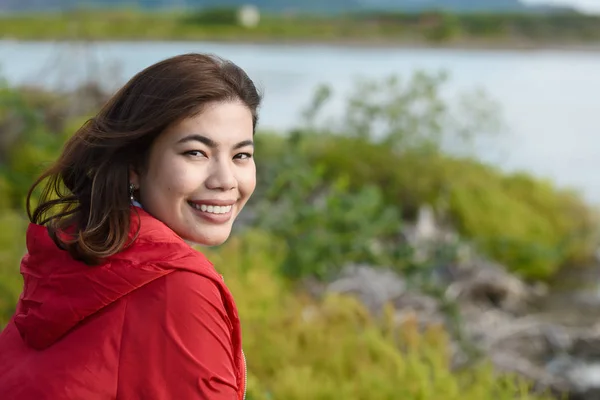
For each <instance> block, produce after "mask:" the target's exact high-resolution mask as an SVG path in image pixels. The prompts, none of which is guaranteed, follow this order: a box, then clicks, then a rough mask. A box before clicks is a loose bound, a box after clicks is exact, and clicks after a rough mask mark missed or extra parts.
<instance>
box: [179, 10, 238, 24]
mask: <svg viewBox="0 0 600 400" xmlns="http://www.w3.org/2000/svg"><path fill="white" fill-rule="evenodd" d="M183 21H184V22H185V23H187V24H198V25H209V26H210V25H225V26H227V25H237V24H238V10H237V9H236V8H234V7H219V8H208V9H202V10H200V11H196V12H193V13H190V14H189V15H186V16H185V17H184V18H183Z"/></svg>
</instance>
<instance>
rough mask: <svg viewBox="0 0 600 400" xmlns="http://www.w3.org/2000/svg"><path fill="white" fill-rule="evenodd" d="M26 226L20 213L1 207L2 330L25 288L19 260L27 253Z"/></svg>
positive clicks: (0, 316)
mask: <svg viewBox="0 0 600 400" xmlns="http://www.w3.org/2000/svg"><path fill="white" fill-rule="evenodd" d="M25 227H26V221H25V220H24V219H23V217H21V216H20V215H19V214H17V213H16V212H12V211H8V210H5V209H4V210H2V209H0V330H1V329H2V327H3V326H4V325H5V324H6V323H7V322H8V320H9V318H10V317H11V316H12V314H13V313H14V309H15V305H16V304H17V300H18V298H19V295H20V294H21V290H22V289H23V280H22V278H21V275H20V274H19V261H20V259H21V257H22V256H23V254H25Z"/></svg>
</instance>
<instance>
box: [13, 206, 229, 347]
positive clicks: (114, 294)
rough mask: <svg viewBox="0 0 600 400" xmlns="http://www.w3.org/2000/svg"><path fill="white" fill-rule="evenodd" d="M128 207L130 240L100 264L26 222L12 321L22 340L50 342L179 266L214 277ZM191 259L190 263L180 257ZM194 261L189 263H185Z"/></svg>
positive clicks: (178, 242) (169, 234) (159, 226)
mask: <svg viewBox="0 0 600 400" xmlns="http://www.w3.org/2000/svg"><path fill="white" fill-rule="evenodd" d="M137 211H138V214H139V219H138V218H137V215H136V213H135V212H132V213H131V214H132V224H131V225H132V228H131V234H130V237H133V234H134V233H135V232H136V231H137V228H138V226H139V227H140V231H139V234H138V237H137V238H136V240H135V242H134V244H133V245H131V246H130V247H128V248H127V249H125V250H124V251H122V252H120V253H119V254H116V255H114V256H112V257H110V258H108V259H107V260H106V261H105V262H104V263H103V264H101V265H99V266H88V265H86V264H84V263H82V262H79V261H76V260H74V259H73V258H72V257H71V256H70V255H69V253H68V252H66V251H64V250H61V249H59V248H58V247H57V246H56V244H55V243H54V241H53V240H52V239H51V238H50V236H49V234H48V230H47V229H46V228H45V227H43V226H40V225H35V224H30V225H29V227H28V230H27V254H26V255H25V256H24V257H23V259H22V261H21V274H22V275H23V280H24V288H23V293H22V295H21V298H20V299H19V303H18V305H17V310H16V312H15V316H14V324H15V326H16V327H17V329H18V330H19V333H20V335H21V337H22V338H23V340H24V341H25V343H27V345H29V346H30V347H32V348H35V349H38V350H41V349H44V348H47V347H49V346H51V345H52V344H53V343H55V342H56V341H57V340H59V339H60V338H61V337H62V336H63V335H65V334H66V333H67V332H68V331H69V330H71V329H72V328H73V327H75V326H76V325H77V324H78V323H80V322H81V321H83V320H84V319H85V318H87V317H89V316H91V315H93V314H95V313H97V312H99V311H101V310H102V309H103V308H105V307H107V306H109V305H110V304H112V303H114V302H115V301H117V300H119V299H120V298H122V297H123V296H126V295H127V294H128V293H131V292H132V291H134V290H136V289H138V288H140V287H142V286H144V285H146V284H147V283H150V282H152V281H153V280H155V279H158V278H160V277H162V276H165V275H166V274H169V273H171V272H173V271H175V270H178V269H188V270H189V269H190V268H193V271H194V272H197V273H201V274H203V275H206V276H208V277H210V278H212V279H213V280H215V281H219V280H220V276H219V275H218V274H217V272H216V271H215V270H214V268H213V267H212V264H210V263H209V262H208V260H207V259H206V258H205V257H204V256H203V255H202V254H201V253H199V252H198V251H196V250H194V249H193V248H191V247H190V246H189V245H188V244H186V243H185V242H184V241H183V240H182V239H181V238H180V237H179V236H177V235H176V234H175V233H174V232H173V231H172V230H171V229H169V228H168V227H167V226H166V225H164V224H163V223H162V222H160V221H158V220H157V219H155V218H154V217H152V216H150V214H148V213H146V212H145V211H143V210H141V209H138V210H137ZM186 258H191V259H192V260H191V262H185V261H184V262H181V261H183V259H186ZM190 266H193V267H190Z"/></svg>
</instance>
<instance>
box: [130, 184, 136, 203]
mask: <svg viewBox="0 0 600 400" xmlns="http://www.w3.org/2000/svg"><path fill="white" fill-rule="evenodd" d="M133 192H135V185H134V184H133V183H130V184H129V198H130V199H131V201H134V200H135V199H134V198H133Z"/></svg>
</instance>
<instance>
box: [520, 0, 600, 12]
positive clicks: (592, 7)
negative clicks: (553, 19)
mask: <svg viewBox="0 0 600 400" xmlns="http://www.w3.org/2000/svg"><path fill="white" fill-rule="evenodd" d="M523 2H524V3H529V4H536V3H546V4H548V3H551V4H566V5H570V6H574V7H577V8H580V9H581V10H583V11H588V12H593V13H600V0H523Z"/></svg>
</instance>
